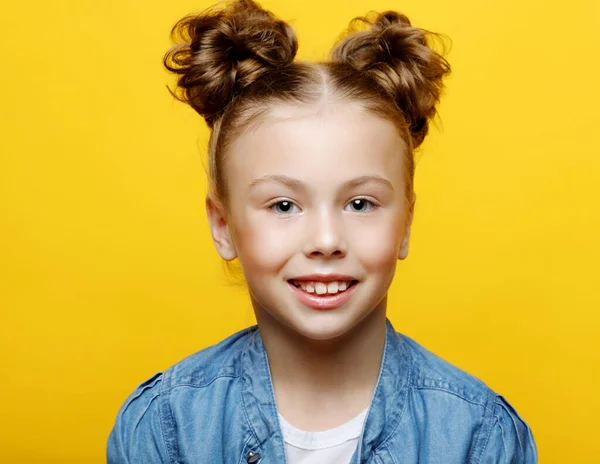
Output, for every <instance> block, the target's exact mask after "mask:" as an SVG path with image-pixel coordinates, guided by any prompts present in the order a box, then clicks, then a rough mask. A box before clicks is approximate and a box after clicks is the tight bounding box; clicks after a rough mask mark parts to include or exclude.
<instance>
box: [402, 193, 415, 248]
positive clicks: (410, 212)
mask: <svg viewBox="0 0 600 464" xmlns="http://www.w3.org/2000/svg"><path fill="white" fill-rule="evenodd" d="M416 199H417V195H416V194H415V193H414V192H413V196H412V200H411V202H410V205H409V207H408V221H407V222H406V230H405V231H404V235H403V236H402V243H401V244H400V251H399V253H398V259H406V257H407V256H408V240H409V238H410V226H411V225H412V220H413V212H414V209H415V200H416Z"/></svg>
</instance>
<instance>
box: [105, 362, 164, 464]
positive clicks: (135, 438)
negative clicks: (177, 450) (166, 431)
mask: <svg viewBox="0 0 600 464" xmlns="http://www.w3.org/2000/svg"><path fill="white" fill-rule="evenodd" d="M161 380H162V372H159V373H157V374H155V375H154V376H152V377H151V378H150V379H148V380H146V381H145V382H143V383H142V384H140V385H139V386H138V387H137V388H136V389H135V390H134V391H133V393H131V394H130V395H129V397H128V398H127V399H126V400H125V402H124V403H123V405H122V406H121V408H120V409H119V412H118V414H117V418H116V420H115V424H114V426H113V429H112V430H111V432H110V435H109V437H108V443H107V449H106V452H107V463H108V464H138V463H140V464H141V463H153V464H154V463H167V462H169V459H168V456H167V449H166V446H165V442H164V439H163V434H162V428H161V422H160V410H159V407H158V399H159V388H160V382H161Z"/></svg>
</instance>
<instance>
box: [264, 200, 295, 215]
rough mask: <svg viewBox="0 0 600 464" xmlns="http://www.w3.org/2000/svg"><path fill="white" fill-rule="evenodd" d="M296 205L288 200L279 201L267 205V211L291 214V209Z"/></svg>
mask: <svg viewBox="0 0 600 464" xmlns="http://www.w3.org/2000/svg"><path fill="white" fill-rule="evenodd" d="M295 206H296V205H295V204H294V203H292V202H291V201H289V200H279V201H277V202H275V203H271V205H269V209H271V210H273V211H275V212H276V213H278V214H283V215H286V214H292V212H293V209H294V207H295Z"/></svg>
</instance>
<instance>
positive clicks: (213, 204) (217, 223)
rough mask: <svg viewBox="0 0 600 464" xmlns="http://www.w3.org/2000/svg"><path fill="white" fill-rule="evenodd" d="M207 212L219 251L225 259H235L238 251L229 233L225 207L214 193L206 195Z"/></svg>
mask: <svg viewBox="0 0 600 464" xmlns="http://www.w3.org/2000/svg"><path fill="white" fill-rule="evenodd" d="M206 214H207V215H208V223H209V225H210V232H211V234H212V238H213V242H214V244H215V247H216V248H217V252H218V253H219V255H220V256H221V258H223V259H224V260H225V261H231V260H233V259H235V258H236V257H237V253H236V251H235V246H234V245H233V240H232V239H231V234H230V233H229V225H228V224H227V214H226V213H225V208H224V207H223V205H222V204H221V202H220V201H219V200H218V198H217V197H216V196H215V195H214V194H212V193H209V194H208V195H206Z"/></svg>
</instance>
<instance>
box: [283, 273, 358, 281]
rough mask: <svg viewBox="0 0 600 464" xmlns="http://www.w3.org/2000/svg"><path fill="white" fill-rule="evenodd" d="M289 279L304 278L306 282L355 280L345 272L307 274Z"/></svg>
mask: <svg viewBox="0 0 600 464" xmlns="http://www.w3.org/2000/svg"><path fill="white" fill-rule="evenodd" d="M290 280H304V281H307V282H334V281H348V282H350V281H352V280H357V279H355V278H354V277H352V276H349V275H345V274H307V275H303V276H298V277H294V278H293V279H290Z"/></svg>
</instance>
